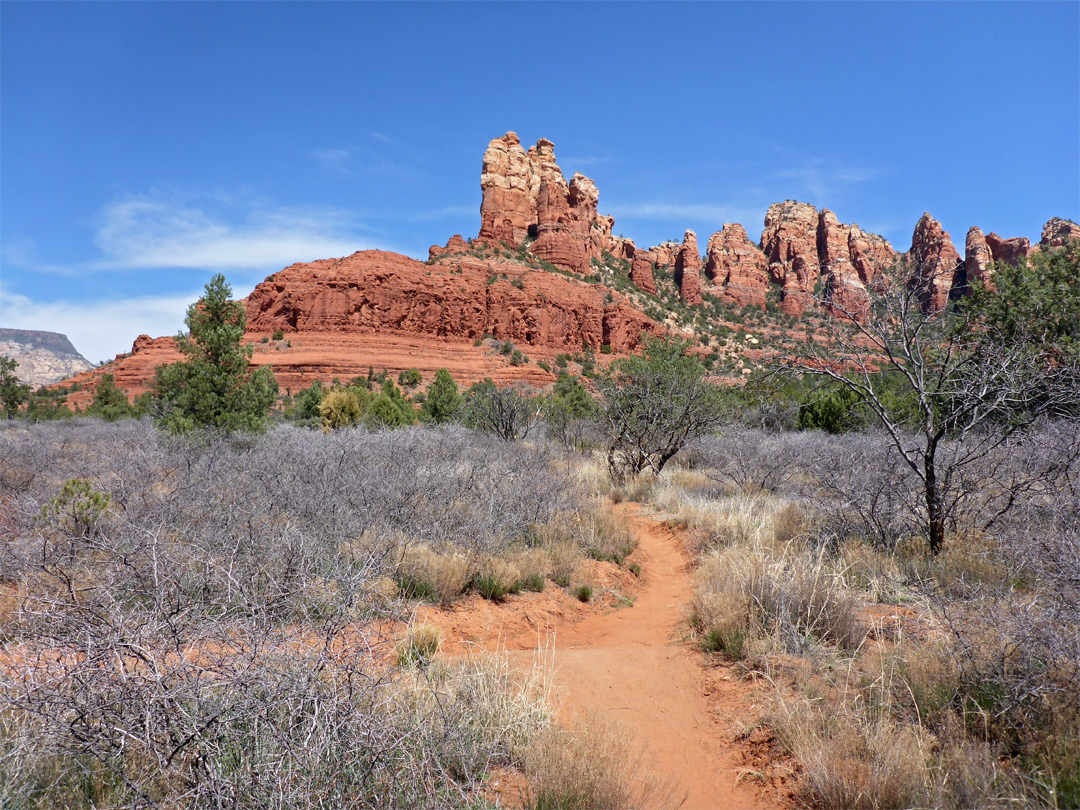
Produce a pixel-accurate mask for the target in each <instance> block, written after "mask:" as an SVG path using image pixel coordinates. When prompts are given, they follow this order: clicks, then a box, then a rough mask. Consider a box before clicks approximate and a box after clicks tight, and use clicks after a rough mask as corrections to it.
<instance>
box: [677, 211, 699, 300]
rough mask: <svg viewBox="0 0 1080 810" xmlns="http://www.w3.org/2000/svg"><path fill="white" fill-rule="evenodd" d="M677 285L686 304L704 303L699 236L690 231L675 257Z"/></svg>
mask: <svg viewBox="0 0 1080 810" xmlns="http://www.w3.org/2000/svg"><path fill="white" fill-rule="evenodd" d="M675 283H676V284H678V285H679V297H680V298H682V300H683V301H684V302H685V303H687V304H690V305H691V306H695V305H697V304H700V303H702V301H703V299H702V297H701V254H700V253H698V244H697V234H695V233H694V232H693V231H691V230H689V229H687V231H686V234H685V235H684V236H683V242H682V246H681V247H680V248H679V252H678V254H677V255H676V256H675Z"/></svg>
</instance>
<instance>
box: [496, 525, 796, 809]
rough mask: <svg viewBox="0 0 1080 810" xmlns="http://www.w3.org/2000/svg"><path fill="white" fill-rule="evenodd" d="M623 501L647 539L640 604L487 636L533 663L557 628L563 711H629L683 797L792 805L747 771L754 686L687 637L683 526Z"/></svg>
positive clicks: (621, 714) (716, 803)
mask: <svg viewBox="0 0 1080 810" xmlns="http://www.w3.org/2000/svg"><path fill="white" fill-rule="evenodd" d="M619 509H620V511H621V512H622V514H623V515H624V516H625V517H626V518H627V519H628V521H629V522H630V525H631V526H632V527H633V528H634V530H635V531H636V533H637V536H638V542H639V546H638V550H637V551H636V552H635V554H634V559H635V560H637V561H638V562H639V563H640V564H641V567H642V583H641V589H640V591H639V592H638V594H637V598H636V600H635V602H634V604H633V606H632V607H626V608H621V609H619V610H615V611H613V612H608V613H603V614H594V615H590V616H588V617H586V618H583V619H581V620H579V621H576V622H572V623H563V624H560V625H559V626H557V627H555V626H552V627H542V626H541V627H538V628H537V630H536V631H534V632H533V633H532V634H531V637H530V635H529V634H518V635H517V636H512V637H506V636H504V637H502V638H497V639H495V638H493V639H491V640H490V642H488V641H487V640H482V641H481V644H482V646H485V647H490V648H501V649H506V650H509V651H511V653H510V655H511V660H512V661H513V662H514V663H515V665H520V666H522V667H523V668H525V667H528V666H530V665H531V664H532V662H533V653H532V650H533V649H535V647H536V645H537V640H538V638H539V639H540V640H541V642H542V641H543V638H544V636H545V634H550V635H553V641H554V645H553V646H554V654H553V657H554V663H555V675H554V685H555V688H556V690H557V692H558V694H559V696H560V697H561V699H562V704H561V719H562V720H563V721H564V722H567V721H572V720H573V719H575V718H576V717H578V716H581V715H585V714H588V713H591V712H595V711H600V712H601V713H604V714H606V715H608V716H610V717H612V718H614V719H616V720H617V721H619V723H620V724H621V725H622V726H623V727H624V728H626V729H627V730H628V731H630V732H631V733H633V734H634V735H635V736H636V738H637V741H638V742H639V743H640V744H643V745H644V746H645V747H646V749H647V751H648V756H649V757H650V759H651V760H652V762H653V767H654V770H655V771H656V773H657V775H659V776H661V777H666V776H667V775H668V774H671V775H672V776H673V777H674V779H675V780H677V782H678V783H679V784H680V785H681V788H682V790H683V791H685V793H686V796H687V799H686V803H685V804H684V805H683V807H685V808H774V807H778V806H783V802H782V801H781V800H780V798H779V797H772V796H768V795H763V794H762V793H761V791H760V790H759V788H758V786H757V785H755V783H754V782H753V780H752V779H746V778H744V777H746V776H747V774H748V772H750V771H751V770H752V769H749V768H747V767H746V766H745V764H744V762H745V757H744V753H745V752H744V750H743V749H741V748H740V747H739V746H737V745H736V744H734V743H733V740H732V738H733V735H734V730H735V729H736V727H737V725H738V722H739V720H740V719H746V718H747V716H748V714H749V712H750V707H751V701H752V694H751V691H752V687H751V686H750V685H749V684H747V683H745V682H741V681H739V680H737V679H735V678H733V677H732V676H731V675H729V674H727V673H726V671H725V670H710V671H707V670H706V669H705V668H704V667H703V666H702V659H701V654H700V653H699V652H696V651H695V650H694V649H693V648H692V647H691V646H690V645H688V644H686V643H682V642H680V641H679V638H678V633H679V625H680V622H681V621H682V619H683V618H684V617H685V608H686V604H687V602H688V600H689V598H690V595H691V591H692V585H691V582H690V573H689V567H690V561H689V559H688V557H687V556H686V554H685V553H684V552H683V549H682V544H681V542H680V538H679V535H678V534H677V533H676V532H675V531H673V530H671V529H668V528H667V527H665V526H663V525H662V524H661V523H659V522H658V521H655V520H652V519H649V518H647V517H644V516H642V515H640V514H639V512H638V510H637V507H636V505H629V504H628V505H625V506H622V507H619ZM550 635H549V640H550ZM514 651H517V652H514Z"/></svg>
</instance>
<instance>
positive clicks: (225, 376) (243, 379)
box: [155, 273, 278, 433]
mask: <svg viewBox="0 0 1080 810" xmlns="http://www.w3.org/2000/svg"><path fill="white" fill-rule="evenodd" d="M231 296H232V288H231V287H230V286H229V284H228V283H227V282H226V281H225V277H224V276H223V275H221V274H220V273H219V274H217V275H215V276H214V277H213V278H212V279H211V280H210V283H209V284H207V285H206V290H205V292H204V294H203V297H202V298H201V299H200V300H199V301H198V302H196V303H194V304H192V305H191V306H190V307H188V311H187V318H186V319H185V323H186V324H187V327H188V334H186V335H185V334H181V335H180V336H179V337H178V338H177V347H178V348H179V349H180V351H181V352H183V353H184V354H185V355H186V356H187V360H183V361H180V362H177V363H171V364H169V365H167V366H162V367H160V368H159V369H158V372H157V378H156V380H155V388H156V389H157V393H158V396H159V397H160V400H161V405H162V410H163V417H162V419H163V422H164V424H165V425H166V426H167V427H168V428H169V429H170V430H172V431H174V432H178V433H182V432H185V431H188V430H192V429H195V428H213V429H218V430H227V431H231V430H259V429H261V428H262V427H263V426H264V425H265V424H266V419H267V414H268V413H269V411H270V407H271V406H272V405H273V404H274V401H275V399H276V397H277V392H278V384H277V380H275V379H274V373H273V372H272V371H271V370H270V369H269V368H265V367H264V368H258V369H255V370H253V371H252V370H249V368H248V361H249V360H250V358H251V355H252V348H251V347H250V346H245V345H244V344H243V343H242V342H241V341H242V339H243V336H244V327H245V325H246V323H247V317H246V315H245V313H244V307H243V305H242V304H240V303H239V302H238V301H233V300H231Z"/></svg>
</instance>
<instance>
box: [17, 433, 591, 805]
mask: <svg viewBox="0 0 1080 810" xmlns="http://www.w3.org/2000/svg"><path fill="white" fill-rule="evenodd" d="M576 499H577V494H576V490H575V488H574V487H573V486H572V485H571V484H570V482H569V481H568V479H567V478H566V476H565V475H562V474H560V473H559V472H558V471H557V469H556V467H555V465H553V464H552V463H551V458H550V457H549V455H548V453H547V451H546V450H544V449H543V448H539V449H537V448H526V447H521V446H515V445H507V444H505V443H502V442H499V441H497V440H495V439H493V438H490V437H487V436H483V435H481V434H477V433H473V432H470V431H466V430H463V429H460V428H445V429H444V428H438V429H429V428H418V429H413V430H404V431H398V432H393V433H368V432H365V431H363V430H350V431H339V432H336V433H333V434H330V435H322V434H318V433H314V432H309V431H302V430H298V429H295V428H291V427H280V428H277V429H275V430H273V431H270V432H268V433H266V434H263V435H259V436H232V437H229V436H215V435H201V436H196V437H194V439H191V438H189V439H185V440H178V439H174V438H170V437H166V436H164V435H162V434H159V433H158V432H157V431H156V430H155V429H154V427H153V426H152V425H151V424H150V423H148V422H139V421H131V420H128V421H122V422H117V423H113V424H106V423H102V422H98V421H96V420H80V419H76V420H72V421H71V422H68V423H65V424H42V425H36V426H24V425H20V426H4V427H3V428H2V429H0V502H2V503H3V504H4V508H3V511H2V513H0V521H2V523H3V528H4V532H5V535H4V542H3V546H2V548H0V555H2V559H3V576H4V579H5V580H6V581H7V587H6V589H5V592H4V594H3V596H4V601H3V605H2V607H3V610H0V620H2V621H3V623H4V624H3V627H0V639H4V643H3V649H2V650H0V661H2V662H3V667H4V672H3V675H2V677H0V805H3V806H68V807H170V808H171V807H198V808H204V807H206V808H218V807H222V808H223V807H229V808H266V807H270V808H293V807H296V808H301V807H302V808H324V807H325V808H331V807H335V808H336V807H342V806H350V807H352V806H358V807H401V808H411V807H449V806H460V805H461V804H463V803H465V802H466V801H467V800H468V797H469V796H471V795H472V792H473V791H474V790H475V788H476V786H477V784H478V782H479V780H480V779H481V778H482V777H483V775H484V774H485V773H486V772H487V771H488V769H489V768H490V767H492V766H493V765H496V764H507V763H509V762H511V761H516V759H515V758H518V757H519V756H520V749H521V748H522V746H523V745H524V742H523V740H525V739H526V738H527V737H528V735H529V734H531V733H532V731H534V730H535V729H536V728H537V727H538V724H539V723H540V722H541V721H542V719H543V718H542V710H541V709H540V708H539V706H540V703H539V702H538V701H536V700H533V699H532V698H531V697H527V696H522V697H521V698H520V700H511V699H510V698H508V697H507V696H508V695H511V696H512V695H513V694H514V693H513V691H512V689H511V687H512V684H511V680H510V678H509V676H508V673H507V672H506V670H505V668H503V669H501V670H498V671H496V672H492V671H490V668H485V667H479V668H475V667H474V668H465V669H458V670H454V671H452V672H442V671H437V670H436V668H430V667H429V668H426V669H425V670H424V671H422V672H407V673H404V672H402V671H400V670H399V669H398V668H397V665H396V662H395V656H394V651H393V646H392V645H391V644H389V643H388V642H387V641H386V640H385V639H383V638H382V637H381V635H380V633H379V632H378V627H379V623H378V621H376V620H377V619H378V618H379V617H380V616H382V615H385V613H386V612H387V611H388V610H389V611H393V610H395V608H394V606H393V604H392V603H391V601H390V598H391V597H392V595H391V594H388V593H387V590H386V586H387V577H388V575H391V574H393V573H394V571H395V570H396V568H397V566H398V564H399V561H400V560H401V556H402V554H403V553H404V551H405V550H406V548H407V547H411V546H412V545H413V544H416V543H420V544H424V545H426V546H427V547H430V548H432V549H435V550H437V551H438V553H440V554H445V555H459V556H469V555H472V556H479V555H482V554H486V553H490V552H494V551H500V550H504V549H507V548H509V547H511V546H512V545H514V544H520V541H521V538H522V536H524V535H525V534H526V533H527V532H528V531H530V527H532V526H534V525H536V524H544V523H545V522H548V521H550V520H551V519H552V518H553V517H554V516H556V515H560V514H562V513H564V512H565V511H566V510H568V509H570V508H572V507H575V506H576V505H577V500H576ZM508 690H510V691H508Z"/></svg>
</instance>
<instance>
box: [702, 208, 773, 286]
mask: <svg viewBox="0 0 1080 810" xmlns="http://www.w3.org/2000/svg"><path fill="white" fill-rule="evenodd" d="M705 275H706V276H707V277H708V278H709V279H710V280H711V281H712V283H713V284H714V285H716V286H718V287H719V288H720V297H721V299H723V300H724V301H726V302H727V303H729V304H732V305H734V306H737V307H746V306H755V307H764V306H765V292H766V290H767V289H768V287H769V271H768V268H767V262H766V260H765V254H764V253H762V252H761V250H760V249H759V248H758V246H757V245H755V244H754V243H753V242H751V241H750V238H749V237H748V236H747V235H746V229H745V228H743V226H742V225H737V224H734V223H730V222H726V223H724V226H723V228H721V229H720V230H719V231H717V232H716V233H714V234H713V235H712V236H710V237H709V246H708V249H707V250H706V256H705Z"/></svg>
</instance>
